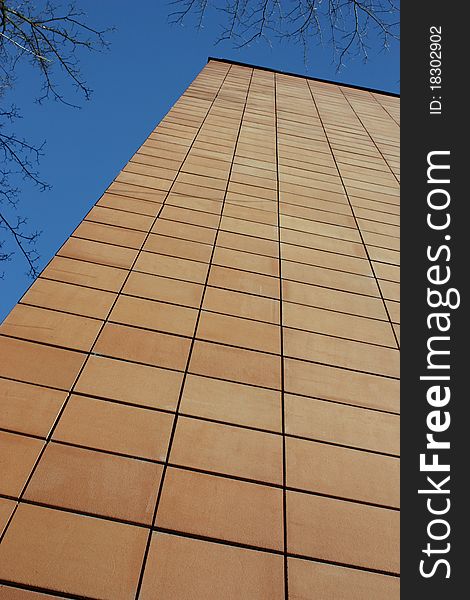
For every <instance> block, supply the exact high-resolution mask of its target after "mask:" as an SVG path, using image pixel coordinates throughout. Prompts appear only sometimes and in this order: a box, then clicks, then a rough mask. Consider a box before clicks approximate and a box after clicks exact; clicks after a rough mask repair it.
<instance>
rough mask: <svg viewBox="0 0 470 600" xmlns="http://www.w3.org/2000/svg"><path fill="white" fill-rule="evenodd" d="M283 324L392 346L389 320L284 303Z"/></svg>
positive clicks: (394, 346) (392, 340)
mask: <svg viewBox="0 0 470 600" xmlns="http://www.w3.org/2000/svg"><path fill="white" fill-rule="evenodd" d="M282 316H283V319H284V325H286V326H287V327H295V328H296V329H303V330H307V331H312V332H316V333H323V334H327V335H332V336H337V337H342V338H348V339H350V340H357V341H359V342H368V343H371V344H378V345H381V346H389V347H390V348H396V344H395V338H394V336H393V331H392V328H391V327H390V323H387V322H385V321H379V320H377V319H367V318H363V317H359V316H356V315H348V314H344V313H339V312H333V311H329V310H324V309H322V308H315V307H313V306H304V305H301V304H294V303H292V302H284V304H283V307H282Z"/></svg>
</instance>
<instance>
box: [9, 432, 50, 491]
mask: <svg viewBox="0 0 470 600" xmlns="http://www.w3.org/2000/svg"><path fill="white" fill-rule="evenodd" d="M43 446H44V441H43V440H38V439H35V438H31V437H26V436H24V435H17V434H15V433H7V432H6V431H0V449H1V451H0V472H1V473H2V478H1V482H0V493H1V494H5V495H6V496H15V497H18V496H19V494H20V493H21V490H22V489H23V486H24V484H25V483H26V480H27V479H28V477H29V475H30V474H31V471H32V470H33V467H34V464H35V462H36V460H37V458H38V456H39V454H40V452H41V450H42V447H43Z"/></svg>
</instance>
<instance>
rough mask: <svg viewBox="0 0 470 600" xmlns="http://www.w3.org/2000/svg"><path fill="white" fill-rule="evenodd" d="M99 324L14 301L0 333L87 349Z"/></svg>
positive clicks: (95, 321)
mask: <svg viewBox="0 0 470 600" xmlns="http://www.w3.org/2000/svg"><path fill="white" fill-rule="evenodd" d="M101 325H102V322H101V321H99V320H97V319H89V318H87V317H80V316H77V315H71V314H66V313H62V312H57V311H55V310H47V309H43V308H36V307H34V306H27V305H25V304H17V305H16V306H15V308H14V309H13V310H12V311H11V313H10V314H9V315H8V317H7V318H6V319H5V321H4V322H3V324H2V325H1V326H0V333H3V334H4V335H9V336H12V337H18V338H22V339H26V340H31V341H34V342H44V343H46V344H53V345H55V346H63V347H65V348H72V349H74V350H83V351H88V350H90V349H91V347H92V345H93V342H94V341H95V339H96V336H97V335H98V332H99V330H100V328H101Z"/></svg>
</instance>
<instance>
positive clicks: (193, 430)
mask: <svg viewBox="0 0 470 600" xmlns="http://www.w3.org/2000/svg"><path fill="white" fill-rule="evenodd" d="M170 462H171V463H172V464H175V465H181V466H186V467H193V468H195V469H200V470H203V471H212V472H214V473H223V474H225V475H234V476H236V477H243V478H246V479H253V480H256V481H266V482H268V483H277V484H282V438H281V437H280V436H279V435H275V434H272V433H264V432H261V431H253V430H250V429H245V428H242V427H232V426H230V425H222V424H219V423H208V422H206V421H200V420H199V419H189V418H187V417H180V418H179V419H178V422H177V425H176V431H175V437H174V440H173V445H172V448H171V452H170Z"/></svg>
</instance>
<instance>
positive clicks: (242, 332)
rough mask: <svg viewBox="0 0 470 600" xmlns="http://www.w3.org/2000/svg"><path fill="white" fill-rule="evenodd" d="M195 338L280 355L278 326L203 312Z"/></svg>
mask: <svg viewBox="0 0 470 600" xmlns="http://www.w3.org/2000/svg"><path fill="white" fill-rule="evenodd" d="M196 337H197V338H199V339H204V340H211V341H213V342H219V343H221V344H229V345H231V346H239V347H241V348H248V349H252V350H260V351H262V352H271V353H273V354H280V352H281V339H280V338H281V332H280V327H279V326H278V325H273V324H271V323H261V322H259V321H252V320H250V319H239V318H237V317H232V316H228V315H220V314H215V313H209V312H206V311H203V312H202V313H201V318H200V320H199V324H198V328H197V332H196Z"/></svg>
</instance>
